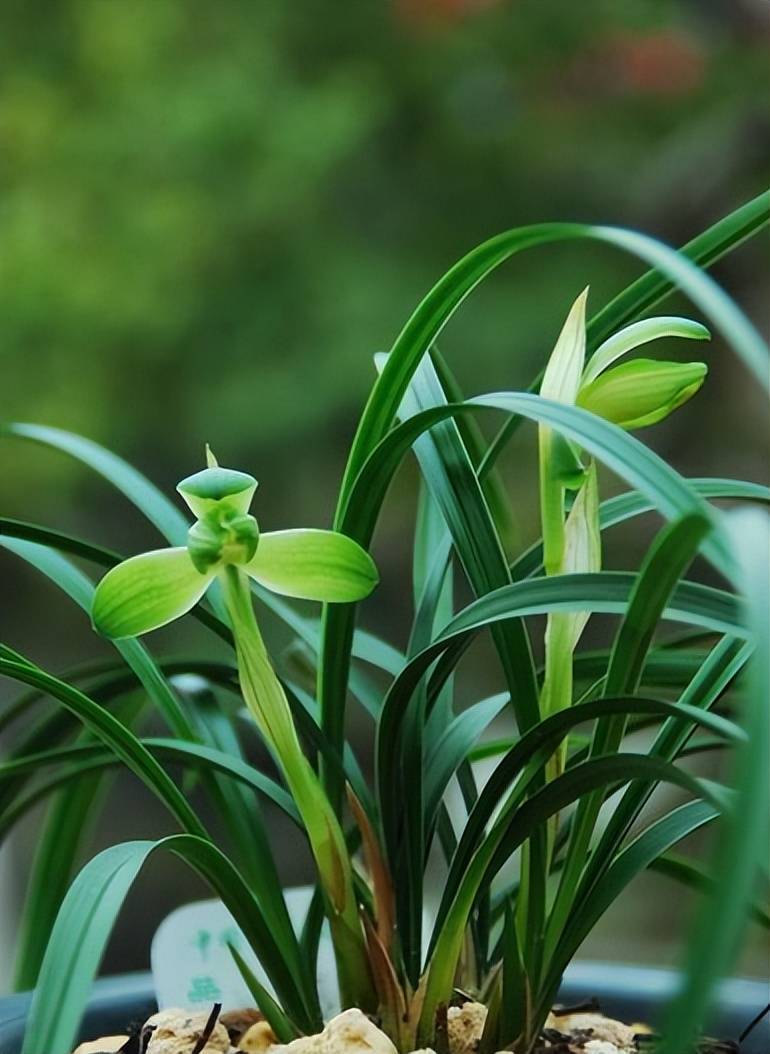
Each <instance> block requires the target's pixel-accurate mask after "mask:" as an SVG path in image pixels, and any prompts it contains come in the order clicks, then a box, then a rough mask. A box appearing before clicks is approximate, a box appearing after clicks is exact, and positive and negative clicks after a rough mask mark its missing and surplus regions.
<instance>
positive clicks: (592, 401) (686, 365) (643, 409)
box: [577, 359, 707, 428]
mask: <svg viewBox="0 0 770 1054" xmlns="http://www.w3.org/2000/svg"><path fill="white" fill-rule="evenodd" d="M706 372H707V367H706V365H705V363H702V362H659V361H657V360H654V359H633V360H632V361H631V362H624V363H623V364H622V365H620V366H615V367H613V368H612V369H608V370H605V371H604V372H603V373H601V374H600V375H599V376H598V377H597V378H596V379H595V380H593V381H590V382H589V383H588V384H586V385H584V386H583V387H582V388H581V389H580V392H579V393H578V397H577V405H578V406H582V407H583V409H585V410H590V411H591V412H592V413H595V414H597V415H598V416H599V417H603V418H605V420H607V421H613V422H614V423H615V424H618V425H620V426H621V427H623V428H644V427H645V426H646V425H653V424H656V423H657V422H658V421H662V420H663V419H664V418H665V417H668V415H669V414H670V413H672V412H673V411H674V410H676V409H677V407H679V406H681V405H682V404H683V403H685V402H687V400H688V399H690V398H691V397H692V396H693V395H695V393H696V392H697V391H698V389H699V388H700V386H701V385H702V384H703V381H704V379H705V377H706Z"/></svg>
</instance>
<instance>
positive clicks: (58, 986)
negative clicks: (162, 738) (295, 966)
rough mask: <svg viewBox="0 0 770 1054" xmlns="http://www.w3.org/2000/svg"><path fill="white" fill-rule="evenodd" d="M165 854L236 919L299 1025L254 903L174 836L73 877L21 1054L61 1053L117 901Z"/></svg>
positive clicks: (123, 850) (296, 1006) (293, 995)
mask: <svg viewBox="0 0 770 1054" xmlns="http://www.w3.org/2000/svg"><path fill="white" fill-rule="evenodd" d="M159 850H162V851H164V852H171V853H173V854H174V855H176V856H178V857H180V858H181V859H182V860H183V861H184V862H185V863H187V864H188V865H189V866H191V867H192V868H193V869H194V870H195V871H197V872H198V873H199V874H200V875H201V876H202V877H203V879H204V880H205V881H206V882H207V883H208V884H209V885H210V886H211V888H212V889H213V890H214V892H215V893H216V894H217V895H218V896H219V897H220V898H221V899H222V901H223V902H224V904H225V907H227V908H228V910H229V911H230V912H231V914H232V915H233V916H234V917H235V918H237V919H238V922H239V925H240V927H241V930H242V931H243V933H244V935H245V937H246V939H247V940H248V941H249V944H250V945H251V947H252V948H253V949H254V951H255V953H256V954H257V956H258V957H259V959H260V961H261V963H262V965H263V967H264V968H265V970H266V972H267V974H268V976H269V977H270V979H271V982H272V983H273V985H274V987H275V990H276V992H277V994H278V996H279V998H280V1000H281V1003H282V1005H283V1007H284V1009H285V1011H286V1013H287V1014H288V1015H290V1016H291V1017H292V1018H294V1019H295V1020H296V1021H297V1022H298V1023H299V1024H300V1025H304V1024H306V1022H307V1019H306V1016H305V1013H304V1008H303V1002H302V998H301V995H300V993H299V991H298V989H297V986H296V984H295V981H294V978H292V976H291V974H290V973H289V971H288V969H287V968H286V966H285V961H284V958H283V955H282V953H281V949H280V948H279V946H278V945H277V943H276V942H275V939H274V938H273V936H272V933H271V931H270V927H269V926H268V924H267V923H266V921H265V918H264V916H263V915H262V912H261V911H260V908H259V905H258V903H257V901H256V900H255V898H254V896H253V894H252V893H251V891H250V890H249V888H248V886H247V885H246V883H245V882H244V881H243V879H242V878H241V876H240V874H239V872H238V871H237V869H236V868H235V867H233V865H232V864H231V863H230V861H229V860H228V859H227V857H226V856H224V854H223V853H221V852H220V851H219V850H218V849H217V848H216V847H215V846H214V845H213V844H212V843H211V842H209V841H207V840H205V839H203V838H196V837H192V836H190V835H174V836H172V837H170V838H164V839H162V840H161V841H159V842H146V841H145V842H126V843H124V844H123V845H117V846H113V847H112V848H111V849H106V850H104V851H103V852H102V853H100V854H99V855H98V856H97V857H95V858H94V859H93V860H92V861H91V862H90V863H89V864H87V865H86V867H85V868H84V869H83V870H82V871H81V872H80V874H79V876H78V877H77V879H76V880H75V882H74V884H73V885H72V887H71V889H70V891H69V893H68V894H67V896H66V898H65V900H64V903H63V904H62V908H61V911H60V912H59V917H58V918H57V920H56V924H55V926H54V928H53V931H52V933H51V940H50V943H49V945H48V950H47V952H46V955H45V960H44V962H43V966H42V969H41V971H40V980H39V983H38V987H37V989H36V991H35V994H34V996H33V1000H32V1006H31V1009H30V1014H29V1018H28V1022H29V1023H28V1026H27V1030H26V1033H25V1036H24V1044H23V1047H22V1054H40V1051H43V1050H44V1051H45V1052H46V1054H69V1052H70V1051H71V1050H72V1047H73V1044H74V1040H75V1035H76V1031H77V1027H78V1024H79V1021H80V1017H81V1014H82V1012H83V1010H84V1008H85V1005H86V1003H87V1000H88V993H89V991H90V988H91V982H92V981H93V979H94V976H95V974H96V971H97V969H98V966H99V962H100V960H101V957H102V954H103V952H104V948H105V945H106V943H107V940H108V938H109V935H110V931H111V930H112V927H113V925H114V923H115V919H116V917H117V914H118V912H119V911H120V909H121V906H122V904H123V901H124V899H125V897H126V895H127V893H128V891H129V890H130V888H131V886H132V885H133V883H134V880H135V879H136V877H137V875H138V874H139V872H140V870H141V869H142V867H143V866H144V864H145V863H146V862H147V860H148V859H149V858H150V857H151V856H152V855H154V854H155V853H156V852H157V851H159Z"/></svg>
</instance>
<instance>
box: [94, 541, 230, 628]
mask: <svg viewBox="0 0 770 1054" xmlns="http://www.w3.org/2000/svg"><path fill="white" fill-rule="evenodd" d="M213 577H214V573H213V572H212V573H210V574H205V575H202V574H201V573H200V572H199V571H197V570H196V568H195V567H194V565H193V562H192V560H191V559H190V554H189V553H188V551H187V549H186V548H184V547H181V548H177V549H156V550H154V551H153V552H150V553H142V554H141V555H140V556H132V557H131V559H130V560H124V561H123V563H122V564H118V566H117V567H113V569H112V570H111V571H108V573H107V574H106V575H105V576H104V578H103V579H102V580H101V582H100V583H99V585H98V586H97V587H96V593H95V594H94V604H93V610H92V612H91V618H92V620H93V624H94V627H95V629H97V630H98V632H99V633H102V634H103V635H104V636H105V637H112V638H119V637H136V636H138V635H139V634H140V633H149V632H150V630H153V629H158V628H159V627H160V626H165V625H166V623H167V622H173V620H174V619H176V618H179V617H180V615H184V614H185V613H186V612H187V611H189V610H190V608H191V607H193V605H194V604H196V603H197V602H198V601H199V600H200V598H201V597H202V596H203V594H204V593H205V592H206V587H207V586H208V584H209V582H210V581H211V579H212V578H213Z"/></svg>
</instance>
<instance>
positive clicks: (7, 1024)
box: [0, 962, 770, 1054]
mask: <svg viewBox="0 0 770 1054" xmlns="http://www.w3.org/2000/svg"><path fill="white" fill-rule="evenodd" d="M675 983H676V975H675V974H674V973H673V971H669V970H655V969H650V968H647V967H636V966H616V965H614V964H612V965H610V964H607V963H589V962H584V963H580V962H578V963H574V964H573V965H572V966H571V967H570V968H569V970H568V971H567V974H566V976H565V980H564V985H563V986H562V989H561V993H560V1000H561V1001H562V1002H563V1003H565V1004H572V1003H579V1002H583V1001H584V1000H587V999H592V998H596V999H598V1000H599V1002H600V1004H601V1007H602V1010H604V1011H605V1013H607V1014H609V1015H610V1016H613V1017H617V1018H619V1019H621V1020H625V1021H629V1022H632V1021H649V1022H651V1023H652V1024H655V1023H656V1022H659V1021H660V1017H661V1014H662V1009H663V1007H664V1006H665V1004H666V1002H667V1000H668V999H669V998H670V996H671V993H672V991H673V989H674V985H675ZM767 1000H768V986H767V984H765V983H764V982H762V981H750V980H741V979H736V980H731V981H727V982H726V983H725V984H724V985H723V986H722V989H721V992H720V1000H719V1011H718V1015H717V1018H716V1020H715V1022H714V1024H713V1026H712V1031H713V1032H714V1033H715V1034H716V1035H718V1036H720V1037H723V1038H725V1039H737V1037H738V1035H739V1034H740V1032H741V1031H742V1030H743V1029H744V1028H745V1027H746V1025H747V1024H748V1023H749V1022H750V1021H751V1019H752V1018H753V1017H754V1016H756V1015H757V1014H758V1013H759V1012H760V1011H761V1010H762V1008H763V1007H764V1006H765V1004H766V1003H767ZM29 1002H30V996H29V995H15V996H9V997H8V998H5V999H0V1054H19V1051H20V1050H21V1042H22V1036H23V1034H24V1022H25V1020H26V1015H27V1012H28V1009H29ZM155 1009H156V1006H155V1001H154V995H153V987H152V980H151V977H150V975H149V974H143V973H136V974H125V975H124V976H121V977H114V978H106V979H104V980H101V981H97V982H96V984H95V985H94V990H93V995H92V998H91V1000H90V1002H89V1004H88V1010H87V1012H86V1015H85V1018H84V1021H83V1026H82V1029H81V1037H82V1038H83V1039H88V1038H95V1037H97V1036H100V1035H109V1034H113V1035H114V1034H115V1033H120V1032H122V1031H124V1030H125V1028H126V1027H127V1025H128V1024H129V1023H131V1022H135V1021H143V1020H144V1019H145V1018H146V1017H148V1016H149V1014H150V1013H152V1012H153V1011H154V1010H155ZM768 1050H770V1022H768V1021H763V1022H762V1024H761V1025H759V1026H758V1027H757V1028H756V1029H755V1030H754V1031H753V1033H752V1034H751V1036H750V1037H749V1038H748V1039H747V1040H746V1041H745V1043H744V1044H743V1045H742V1047H741V1054H767V1051H768ZM35 1054H43V1052H42V1051H40V1052H38V1051H36V1052H35Z"/></svg>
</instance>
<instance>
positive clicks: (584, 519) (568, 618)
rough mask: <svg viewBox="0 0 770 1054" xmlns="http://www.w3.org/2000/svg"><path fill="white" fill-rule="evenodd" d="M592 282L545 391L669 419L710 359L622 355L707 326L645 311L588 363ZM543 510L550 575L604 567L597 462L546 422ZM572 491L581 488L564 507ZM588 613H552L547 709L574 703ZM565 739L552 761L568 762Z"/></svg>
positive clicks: (644, 419)
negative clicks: (577, 656) (586, 459)
mask: <svg viewBox="0 0 770 1054" xmlns="http://www.w3.org/2000/svg"><path fill="white" fill-rule="evenodd" d="M587 297H588V290H587V289H585V290H584V291H583V292H582V293H581V294H580V296H579V297H578V298H577V300H576V301H575V303H574V304H573V305H572V307H571V309H570V311H569V314H568V316H567V319H566V321H565V323H564V326H563V328H562V331H561V333H560V334H559V338H558V340H557V342H556V345H555V347H554V350H553V352H552V354H551V357H550V359H549V360H548V364H547V366H546V369H545V373H544V374H543V381H542V384H541V387H540V394H541V395H542V396H544V397H545V398H547V399H553V400H555V401H557V402H563V403H567V404H570V405H577V406H580V407H582V408H583V409H585V410H590V411H591V412H592V413H595V414H597V415H598V416H599V417H603V418H605V419H606V420H608V421H612V422H614V423H615V424H618V425H620V426H621V427H622V428H627V429H631V428H642V427H644V426H647V425H651V424H655V423H657V422H658V421H662V420H663V419H664V418H665V417H667V416H668V415H669V414H670V413H672V412H673V411H674V410H675V409H677V407H679V406H681V405H682V404H683V403H685V402H687V400H688V399H690V398H692V396H693V395H694V394H695V393H696V392H697V391H698V389H699V388H700V386H701V385H702V384H703V381H704V379H705V377H706V372H707V367H706V365H705V364H704V363H702V362H687V363H680V362H662V361H657V360H653V359H635V360H632V361H631V362H625V363H622V364H621V365H619V366H615V365H614V363H615V362H616V361H617V360H618V359H619V358H621V356H623V355H625V354H627V353H628V352H629V351H632V350H634V348H637V347H639V346H640V345H642V344H647V343H649V342H651V341H653V340H657V339H659V338H661V337H684V338H686V339H689V340H706V339H708V337H709V332H708V330H707V329H706V328H705V326H702V325H700V323H697V322H692V321H691V320H689V319H683V318H675V317H664V318H650V319H644V320H643V321H641V322H637V323H634V324H633V325H631V326H627V327H626V328H625V329H622V330H620V331H619V332H618V333H616V334H614V335H613V336H612V337H610V338H609V340H607V341H606V342H605V343H604V344H603V345H602V346H601V347H599V348H598V349H597V351H596V353H595V354H594V355H593V357H592V358H591V360H590V362H588V363H587V364H586V362H585V353H586V328H585V326H586V323H585V317H586V301H587ZM539 456H540V513H541V521H542V529H543V562H544V565H545V571H546V574H549V575H553V574H577V573H581V572H583V573H587V572H593V571H599V570H601V545H600V537H601V534H600V530H599V496H598V485H597V480H596V473H595V468H594V466H593V464H589V465H587V466H586V465H584V464H583V462H582V452H581V451H580V450H578V449H576V448H575V447H574V446H573V445H572V444H570V443H568V442H567V441H566V440H564V439H563V438H561V437H560V436H558V435H555V434H554V433H553V432H552V430H551V429H550V428H547V427H546V426H544V425H541V426H540V428H539ZM567 491H572V492H573V493H574V499H573V502H572V507H571V510H570V512H569V514H568V515H565V505H566V501H565V499H566V494H567ZM586 622H587V617H585V616H584V615H581V614H560V613H556V614H553V615H550V616H549V618H548V623H547V627H546V635H545V676H544V680H543V688H542V693H541V703H540V709H541V713H542V715H543V716H544V717H546V716H548V715H550V714H553V713H556V712H557V711H558V710H562V709H564V707H567V706H569V705H570V704H571V702H572V656H573V654H574V651H575V648H576V647H577V644H578V642H579V640H580V636H581V634H582V632H583V629H584V628H585V625H586ZM565 754H566V747H565V746H563V747H562V748H561V750H560V751H559V754H558V755H557V757H556V758H555V759H554V761H553V762H552V764H551V766H550V774H551V776H556V775H558V774H559V772H561V771H562V770H563V767H564V761H565Z"/></svg>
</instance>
